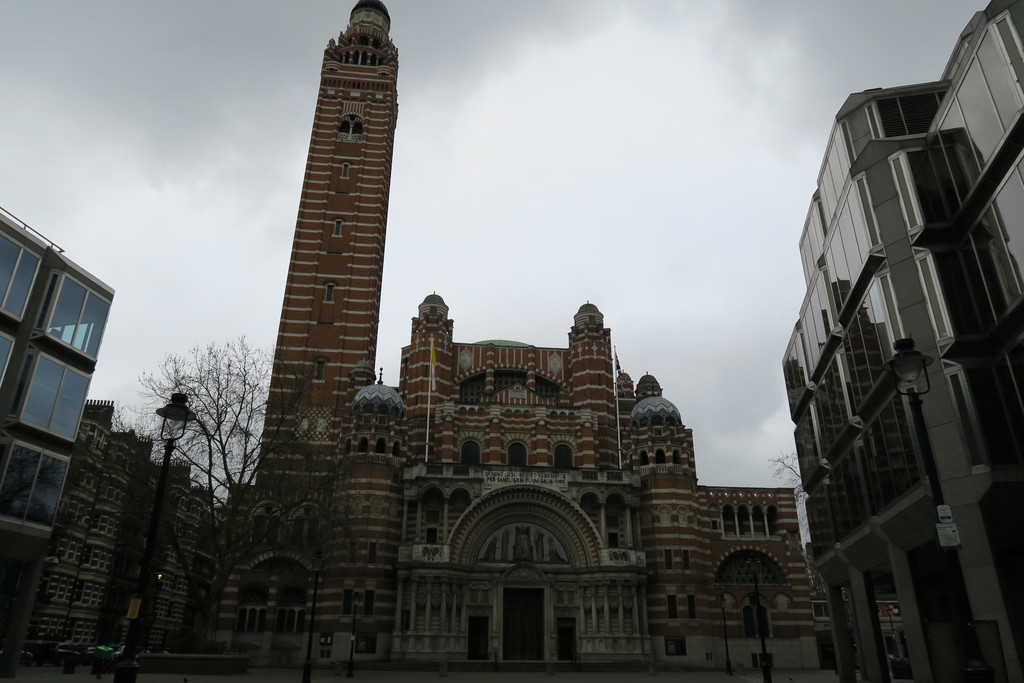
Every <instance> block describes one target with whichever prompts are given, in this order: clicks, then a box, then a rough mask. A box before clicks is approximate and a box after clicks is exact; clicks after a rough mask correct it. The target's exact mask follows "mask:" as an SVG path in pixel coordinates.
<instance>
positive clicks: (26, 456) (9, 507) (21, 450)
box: [0, 445, 40, 519]
mask: <svg viewBox="0 0 1024 683" xmlns="http://www.w3.org/2000/svg"><path fill="white" fill-rule="evenodd" d="M4 450H5V451H8V452H9V453H10V457H9V458H8V460H7V468H6V469H5V471H4V481H3V484H0V514H4V515H7V516H9V517H16V518H18V519H23V518H24V517H25V510H27V509H28V503H29V500H30V499H31V496H32V484H33V482H35V478H36V470H37V469H38V468H39V457H40V454H39V453H37V452H36V451H32V450H29V449H27V448H25V447H23V446H13V447H12V446H10V445H7V446H5V447H4Z"/></svg>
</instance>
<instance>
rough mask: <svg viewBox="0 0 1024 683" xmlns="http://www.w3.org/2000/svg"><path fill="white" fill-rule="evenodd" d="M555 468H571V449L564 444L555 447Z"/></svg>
mask: <svg viewBox="0 0 1024 683" xmlns="http://www.w3.org/2000/svg"><path fill="white" fill-rule="evenodd" d="M555 467H558V468H561V469H566V470H567V469H570V468H571V467H572V449H571V448H569V447H568V446H566V445H565V444H564V443H563V444H559V445H557V446H555Z"/></svg>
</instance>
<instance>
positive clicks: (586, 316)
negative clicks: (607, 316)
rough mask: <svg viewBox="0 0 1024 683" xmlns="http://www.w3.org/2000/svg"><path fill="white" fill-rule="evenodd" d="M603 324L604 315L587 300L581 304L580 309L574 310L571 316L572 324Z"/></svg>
mask: <svg viewBox="0 0 1024 683" xmlns="http://www.w3.org/2000/svg"><path fill="white" fill-rule="evenodd" d="M588 323H589V324H591V325H604V315H603V314H602V313H601V310H600V309H599V308H598V307H597V306H595V305H594V304H592V303H590V302H589V301H588V302H587V303H585V304H583V305H582V306H580V310H578V311H576V315H575V316H573V324H575V325H585V324H588Z"/></svg>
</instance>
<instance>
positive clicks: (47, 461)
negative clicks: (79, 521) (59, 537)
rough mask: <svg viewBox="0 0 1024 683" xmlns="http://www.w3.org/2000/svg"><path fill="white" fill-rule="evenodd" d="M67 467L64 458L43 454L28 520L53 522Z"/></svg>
mask: <svg viewBox="0 0 1024 683" xmlns="http://www.w3.org/2000/svg"><path fill="white" fill-rule="evenodd" d="M67 468H68V464H67V462H66V461H64V460H61V459H59V458H54V457H52V456H49V455H43V456H42V462H40V464H39V475H38V476H37V477H36V484H35V487H34V488H33V489H32V499H31V501H30V502H29V506H28V510H27V512H26V514H25V519H26V520H28V521H29V522H37V523H39V524H46V525H51V524H53V518H54V515H55V514H56V512H57V501H58V500H59V499H60V489H61V486H62V485H63V484H64V473H65V472H66V471H67Z"/></svg>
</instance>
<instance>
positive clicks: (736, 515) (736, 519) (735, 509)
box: [732, 505, 740, 538]
mask: <svg viewBox="0 0 1024 683" xmlns="http://www.w3.org/2000/svg"><path fill="white" fill-rule="evenodd" d="M732 521H733V524H735V525H736V537H737V538H739V536H740V506H739V505H733V506H732Z"/></svg>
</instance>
